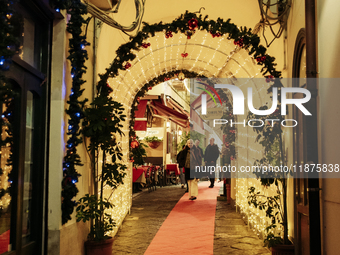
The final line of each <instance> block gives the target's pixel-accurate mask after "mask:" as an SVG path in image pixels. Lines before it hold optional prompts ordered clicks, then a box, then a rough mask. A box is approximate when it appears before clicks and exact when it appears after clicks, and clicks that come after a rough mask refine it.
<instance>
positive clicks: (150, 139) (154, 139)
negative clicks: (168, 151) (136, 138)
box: [144, 136, 163, 149]
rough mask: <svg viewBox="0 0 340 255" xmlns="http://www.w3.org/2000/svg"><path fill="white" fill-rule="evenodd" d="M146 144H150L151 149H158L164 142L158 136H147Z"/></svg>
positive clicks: (145, 138)
mask: <svg viewBox="0 0 340 255" xmlns="http://www.w3.org/2000/svg"><path fill="white" fill-rule="evenodd" d="M144 140H145V142H147V143H148V145H149V147H150V148H152V149H156V148H157V147H158V146H159V145H160V144H161V142H162V141H163V139H160V138H158V137H157V136H151V137H149V136H146V137H144Z"/></svg>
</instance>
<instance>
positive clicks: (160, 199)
mask: <svg viewBox="0 0 340 255" xmlns="http://www.w3.org/2000/svg"><path fill="white" fill-rule="evenodd" d="M184 192H185V189H182V188H181V186H180V185H172V186H166V187H162V188H158V187H157V190H156V191H152V192H148V191H147V190H145V191H143V192H140V193H137V194H134V195H133V203H132V208H131V214H129V215H128V216H127V217H126V219H125V220H124V222H123V224H122V226H121V228H120V230H119V231H118V233H117V235H116V236H115V240H114V243H113V253H112V254H122V255H123V254H134V255H135V254H136V255H137V254H144V253H145V251H146V250H147V249H148V247H149V245H150V243H151V242H152V240H153V239H154V237H155V235H156V234H157V232H158V230H159V229H160V227H161V226H162V224H163V222H164V221H165V220H166V219H167V217H168V215H169V213H170V212H171V211H172V209H173V208H174V207H175V205H176V204H177V202H178V201H179V200H180V199H181V198H182V197H183V195H184V194H185V193H184ZM199 199H200V197H199V196H198V200H199ZM211 199H216V196H215V198H211ZM182 200H183V198H182ZM195 202H197V201H191V203H195ZM175 224H176V223H174V225H175ZM174 227H175V229H176V228H178V229H179V230H178V231H183V230H181V228H180V226H174ZM211 240H212V241H211V242H213V254H216V255H219V254H220V255H222V254H223V255H225V254H231V255H234V254H235V255H241V254H242V255H248V254H249V255H250V254H254V255H257V254H258V255H259V254H264V255H269V254H270V252H269V250H268V249H266V248H264V247H263V241H262V240H260V239H258V238H257V236H255V234H254V233H253V231H251V230H248V227H247V225H245V224H244V222H243V220H242V219H241V216H240V214H238V213H237V212H235V208H234V207H232V206H231V205H228V204H227V203H226V201H217V204H216V214H215V229H214V236H213V238H212V239H211ZM180 241H181V240H178V242H180ZM178 245H179V244H178V243H176V242H174V243H173V245H172V247H169V249H170V250H169V251H168V252H167V251H165V252H164V250H163V251H162V252H159V253H154V254H182V252H179V253H177V252H176V247H177V246H178ZM210 253H212V252H210ZM186 254H199V252H198V251H197V250H195V251H192V252H190V250H187V252H186ZM202 254H203V252H202ZM204 254H207V252H206V251H205V252H204ZM208 254H209V252H208Z"/></svg>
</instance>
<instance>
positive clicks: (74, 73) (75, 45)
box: [54, 0, 89, 224]
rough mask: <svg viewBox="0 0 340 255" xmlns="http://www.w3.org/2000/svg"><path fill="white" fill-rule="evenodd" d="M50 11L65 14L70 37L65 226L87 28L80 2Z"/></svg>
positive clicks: (76, 162)
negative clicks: (66, 14) (83, 32)
mask: <svg viewBox="0 0 340 255" xmlns="http://www.w3.org/2000/svg"><path fill="white" fill-rule="evenodd" d="M54 8H55V10H56V11H57V12H59V11H60V10H65V9H66V11H67V13H68V14H69V15H70V20H69V22H68V24H67V29H66V30H67V32H69V33H70V34H71V35H72V38H70V39H69V56H68V57H67V59H69V60H70V62H71V78H72V88H71V93H70V95H69V99H68V101H67V104H68V105H69V107H68V109H67V110H66V113H67V114H68V116H69V119H68V130H67V135H68V140H67V142H66V155H65V157H64V161H63V180H62V223H63V224H65V223H66V222H67V221H69V220H70V219H71V214H72V213H73V210H74V207H75V206H76V202H75V201H73V198H74V197H75V196H76V195H77V193H78V188H77V186H76V183H77V182H78V178H79V176H81V174H80V173H78V171H77V170H76V166H82V165H83V164H82V163H81V160H80V156H79V154H78V152H77V146H78V145H79V144H81V143H82V142H83V141H82V137H81V132H80V122H81V120H82V119H83V118H84V105H85V103H86V102H87V99H84V100H80V97H81V96H82V94H83V91H84V89H82V88H81V86H82V85H83V84H84V83H85V82H86V81H85V80H84V79H83V75H84V74H85V72H86V66H85V61H86V60H87V59H88V55H87V51H86V46H87V45H89V43H88V42H87V41H86V36H84V35H82V25H83V24H87V23H88V22H89V19H86V20H85V19H84V18H83V15H85V14H87V8H86V6H85V5H84V4H83V3H82V2H81V1H80V0H72V1H62V0H55V1H54Z"/></svg>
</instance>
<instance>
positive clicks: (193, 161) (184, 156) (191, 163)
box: [179, 139, 198, 200]
mask: <svg viewBox="0 0 340 255" xmlns="http://www.w3.org/2000/svg"><path fill="white" fill-rule="evenodd" d="M197 154H198V152H197V150H196V148H195V146H194V142H193V140H192V139H190V140H188V141H187V145H186V146H185V148H184V150H183V153H181V155H180V157H179V161H180V162H181V164H183V165H184V170H185V179H186V181H187V183H188V189H189V200H195V199H197V196H198V185H197V184H198V179H196V178H195V176H190V170H191V171H192V173H194V171H195V166H197V165H198V160H197Z"/></svg>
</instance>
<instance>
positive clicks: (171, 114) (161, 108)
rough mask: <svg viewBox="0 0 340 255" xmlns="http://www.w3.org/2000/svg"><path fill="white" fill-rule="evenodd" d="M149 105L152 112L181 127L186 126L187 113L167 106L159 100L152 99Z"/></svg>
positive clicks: (187, 120)
mask: <svg viewBox="0 0 340 255" xmlns="http://www.w3.org/2000/svg"><path fill="white" fill-rule="evenodd" d="M150 106H151V108H152V109H153V112H154V114H156V115H160V116H164V117H167V118H169V119H170V120H171V121H173V122H175V123H177V124H178V125H180V126H181V127H183V128H187V127H188V125H189V117H188V116H187V115H185V114H183V113H180V112H178V111H176V110H174V109H172V108H170V107H167V106H165V105H164V104H163V103H161V102H159V101H152V103H151V105H150Z"/></svg>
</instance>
